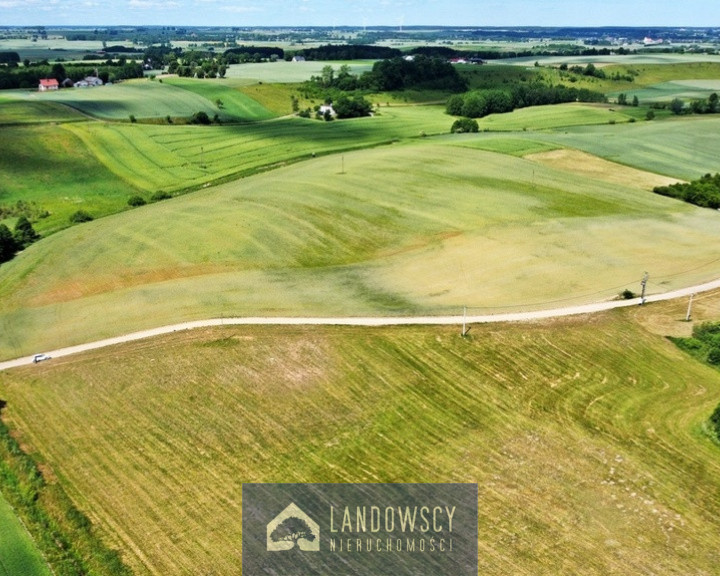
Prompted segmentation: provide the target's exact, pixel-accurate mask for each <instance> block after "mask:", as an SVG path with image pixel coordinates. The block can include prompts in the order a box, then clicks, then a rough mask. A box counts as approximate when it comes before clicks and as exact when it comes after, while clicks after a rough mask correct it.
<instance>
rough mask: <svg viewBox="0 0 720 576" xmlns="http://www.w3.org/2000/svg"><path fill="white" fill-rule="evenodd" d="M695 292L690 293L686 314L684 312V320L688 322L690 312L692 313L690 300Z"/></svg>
mask: <svg viewBox="0 0 720 576" xmlns="http://www.w3.org/2000/svg"><path fill="white" fill-rule="evenodd" d="M693 296H695V294H690V302H688V309H687V314H685V322H690V314H691V313H692V301H693Z"/></svg>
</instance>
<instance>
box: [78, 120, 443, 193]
mask: <svg viewBox="0 0 720 576" xmlns="http://www.w3.org/2000/svg"><path fill="white" fill-rule="evenodd" d="M450 124H451V118H449V117H448V116H446V115H444V114H443V113H442V111H441V109H440V108H439V107H413V108H410V107H408V108H390V109H383V111H382V114H381V115H379V116H377V117H375V118H372V119H371V118H361V119H356V120H349V121H343V122H331V123H324V122H319V121H315V120H304V119H301V118H286V119H282V120H279V121H273V122H267V123H256V124H250V125H243V126H211V127H202V126H152V125H129V124H128V125H122V124H114V125H106V124H93V123H90V124H83V125H72V126H68V127H67V128H68V130H71V131H73V132H74V133H76V134H77V135H78V136H79V137H81V138H82V139H83V141H84V142H85V143H86V145H87V146H88V148H89V149H90V150H92V152H93V153H94V154H95V155H96V156H97V157H98V158H99V159H100V160H101V161H102V162H104V163H105V164H106V165H107V166H108V168H110V170H112V171H113V172H114V173H115V174H116V175H117V176H118V177H120V178H122V179H124V180H126V181H127V182H128V183H130V184H131V185H132V186H133V187H136V188H140V189H144V190H146V191H148V192H153V191H155V190H157V189H162V190H166V191H178V190H185V189H188V188H191V187H198V186H202V185H204V184H206V183H208V182H212V181H217V180H219V179H227V178H229V177H239V176H242V175H247V174H252V173H255V172H257V171H259V170H263V169H267V168H268V167H276V166H278V165H282V164H285V163H291V162H295V161H297V160H301V159H308V158H310V157H311V155H312V154H317V155H320V154H328V153H331V152H340V151H344V150H351V149H355V148H361V147H369V146H376V145H379V144H383V143H388V142H390V141H393V140H396V139H400V138H410V137H417V136H418V135H419V134H420V133H421V132H426V133H428V134H433V133H440V132H445V131H448V130H449V125H450Z"/></svg>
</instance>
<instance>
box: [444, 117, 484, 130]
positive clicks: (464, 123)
mask: <svg viewBox="0 0 720 576" xmlns="http://www.w3.org/2000/svg"><path fill="white" fill-rule="evenodd" d="M479 130H480V126H478V123H477V120H473V119H472V118H459V119H458V120H455V122H453V125H452V127H451V128H450V132H451V133H452V134H461V133H463V132H477V131H479Z"/></svg>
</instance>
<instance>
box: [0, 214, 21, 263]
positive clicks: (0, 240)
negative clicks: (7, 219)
mask: <svg viewBox="0 0 720 576" xmlns="http://www.w3.org/2000/svg"><path fill="white" fill-rule="evenodd" d="M15 252H17V244H16V243H15V238H14V237H13V235H12V232H10V228H8V227H7V226H5V224H0V264H2V263H3V262H7V261H8V260H12V259H13V256H15Z"/></svg>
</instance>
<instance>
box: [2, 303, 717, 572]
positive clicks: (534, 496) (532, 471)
mask: <svg viewBox="0 0 720 576" xmlns="http://www.w3.org/2000/svg"><path fill="white" fill-rule="evenodd" d="M710 298H711V297H709V296H708V297H706V300H708V299H710ZM715 300H716V301H717V296H715ZM716 303H717V302H716ZM674 306H675V304H674V303H668V304H663V305H660V304H657V305H653V306H651V307H650V308H647V309H643V310H640V311H636V310H632V311H623V312H613V313H606V314H602V315H597V316H592V317H581V318H577V319H572V320H568V319H566V320H562V321H556V322H545V323H536V324H518V325H505V326H478V327H473V329H472V331H471V333H470V334H471V336H470V337H468V338H465V339H463V338H460V336H459V335H458V334H457V330H456V329H454V328H420V327H407V328H382V329H356V328H327V327H326V328H298V327H294V328H293V327H286V328H277V327H274V328H270V327H268V328H263V327H244V328H239V327H235V328H219V329H208V330H204V331H199V332H193V333H178V334H174V335H171V336H168V337H163V338H158V339H155V340H150V341H143V342H136V343H133V344H129V345H122V346H118V347H116V348H113V349H110V350H104V351H96V352H92V353H88V354H84V355H81V356H77V357H71V358H66V359H58V360H56V361H54V362H52V363H48V364H45V365H38V366H30V367H27V368H23V369H17V370H14V371H12V372H6V373H3V374H2V376H0V378H1V380H0V395H1V396H2V398H3V399H6V400H7V402H8V405H7V408H6V411H5V415H6V419H7V420H8V421H9V422H10V423H11V425H12V426H13V428H15V429H16V430H17V431H18V433H19V434H20V435H21V440H22V442H23V443H24V444H25V445H26V446H28V447H30V448H31V449H32V450H34V451H37V454H38V457H39V458H41V459H42V461H43V462H44V463H45V464H44V466H45V467H46V469H47V470H50V471H51V473H52V474H53V475H54V476H56V477H57V478H58V481H60V482H61V483H62V485H63V487H64V488H65V489H66V491H67V492H68V493H69V494H70V495H71V496H72V498H73V499H74V500H75V501H76V503H77V504H78V505H79V506H80V508H81V509H82V510H83V511H84V512H85V513H86V514H87V515H88V516H89V517H90V518H91V520H92V521H93V523H94V524H95V525H96V526H97V527H99V528H100V530H101V532H102V533H103V534H104V535H105V539H106V541H107V542H108V543H110V545H111V546H113V547H115V548H118V549H120V551H121V553H122V556H123V558H124V559H125V561H126V562H127V563H128V564H130V565H131V566H132V567H133V569H134V570H135V572H136V573H137V574H138V575H143V574H165V575H173V574H185V573H189V572H193V571H197V569H198V567H199V566H202V567H203V569H204V570H206V571H215V572H217V573H222V574H235V573H239V566H240V558H241V547H240V541H241V510H240V506H241V487H242V484H243V483H244V482H262V481H268V482H270V481H283V482H286V481H316V482H360V481H363V482H401V481H402V482H440V481H453V482H456V481H457V482H477V483H478V484H479V507H480V517H479V521H480V534H479V542H480V564H481V568H480V572H481V573H483V574H498V575H505V574H508V573H513V574H538V573H552V574H583V575H591V574H592V575H594V574H597V575H603V576H604V575H607V574H613V573H618V574H620V573H622V574H627V573H660V574H688V573H698V574H711V573H714V571H715V569H716V567H717V565H718V562H720V552H718V547H717V534H718V530H719V529H720V520H718V519H719V518H720V447H718V446H717V445H716V444H713V443H712V441H711V440H710V439H709V438H708V437H706V436H704V434H703V432H702V424H703V422H704V421H705V420H706V419H707V418H708V417H709V415H710V413H711V412H712V410H713V408H714V407H715V406H716V405H717V403H718V400H719V399H720V375H719V374H718V373H717V371H715V370H713V369H711V368H709V367H706V366H703V365H701V364H699V363H697V362H696V361H694V360H693V359H691V358H690V357H689V356H686V355H685V354H684V353H682V352H681V351H679V350H678V349H676V348H675V347H674V345H673V344H671V343H670V342H668V341H667V340H665V339H663V338H661V337H659V336H656V335H653V334H652V333H650V332H648V331H647V330H646V329H645V328H643V327H642V326H641V325H640V324H638V322H637V321H636V319H637V320H641V321H642V322H657V318H658V317H660V318H662V317H665V318H667V319H670V320H672V318H675V321H677V320H678V319H679V318H677V317H675V316H674V315H675V314H676V310H675V308H674ZM660 310H668V311H669V312H668V313H666V314H658V311H660ZM653 315H654V316H653ZM635 318H636V319H635ZM653 318H654V320H653Z"/></svg>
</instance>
